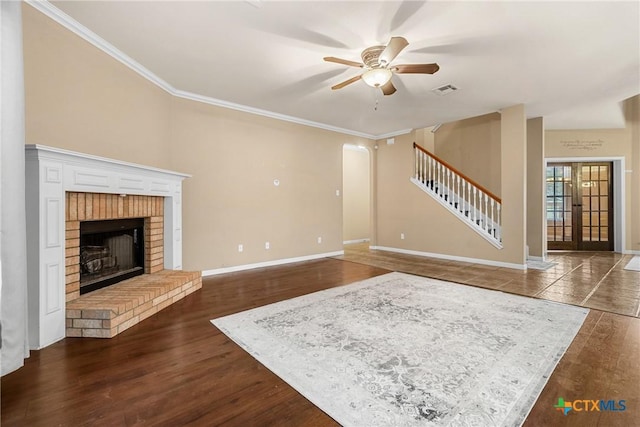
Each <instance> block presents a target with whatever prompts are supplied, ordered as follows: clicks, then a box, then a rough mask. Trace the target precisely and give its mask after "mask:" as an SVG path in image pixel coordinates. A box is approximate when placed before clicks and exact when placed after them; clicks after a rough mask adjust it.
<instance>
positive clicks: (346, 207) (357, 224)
mask: <svg viewBox="0 0 640 427" xmlns="http://www.w3.org/2000/svg"><path fill="white" fill-rule="evenodd" d="M342 169H343V170H342V196H343V197H342V215H343V216H342V218H343V219H342V221H343V230H342V240H343V242H344V243H345V244H350V243H360V242H369V241H370V237H371V173H370V170H371V166H370V153H369V150H368V149H367V148H365V147H359V146H356V145H349V144H345V145H344V148H343V157H342Z"/></svg>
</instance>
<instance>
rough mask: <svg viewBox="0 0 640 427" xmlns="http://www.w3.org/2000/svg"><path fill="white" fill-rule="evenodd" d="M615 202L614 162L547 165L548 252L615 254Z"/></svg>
mask: <svg viewBox="0 0 640 427" xmlns="http://www.w3.org/2000/svg"><path fill="white" fill-rule="evenodd" d="M613 201H614V195H613V164H612V163H611V162H589V163H577V162H571V163H570V162H567V163H549V164H547V170H546V212H547V247H548V249H550V250H554V249H555V250H563V249H564V250H585V251H612V250H613V249H614V237H613V236H614V230H613V224H614V221H613V218H614V216H613Z"/></svg>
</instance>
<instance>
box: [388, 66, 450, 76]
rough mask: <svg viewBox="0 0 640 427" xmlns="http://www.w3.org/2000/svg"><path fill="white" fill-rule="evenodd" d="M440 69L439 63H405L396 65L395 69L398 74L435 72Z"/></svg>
mask: <svg viewBox="0 0 640 427" xmlns="http://www.w3.org/2000/svg"><path fill="white" fill-rule="evenodd" d="M439 69H440V66H439V65H438V64H404V65H394V66H393V71H395V72H396V73H398V74H409V73H413V74H434V73H435V72H436V71H438V70H439Z"/></svg>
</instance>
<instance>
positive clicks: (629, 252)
mask: <svg viewBox="0 0 640 427" xmlns="http://www.w3.org/2000/svg"><path fill="white" fill-rule="evenodd" d="M622 253H623V254H624V255H640V251H628V250H625V251H622Z"/></svg>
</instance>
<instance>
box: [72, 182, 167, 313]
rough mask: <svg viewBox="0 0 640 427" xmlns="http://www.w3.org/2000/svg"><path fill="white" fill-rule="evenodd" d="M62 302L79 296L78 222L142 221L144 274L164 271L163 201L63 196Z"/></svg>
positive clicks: (108, 195)
mask: <svg viewBox="0 0 640 427" xmlns="http://www.w3.org/2000/svg"><path fill="white" fill-rule="evenodd" d="M65 206H66V209H65V300H66V301H67V302H69V301H73V300H75V299H77V298H79V297H80V223H81V222H83V221H98V220H101V221H107V220H114V219H128V218H143V219H144V254H145V256H144V272H145V273H146V274H152V273H157V272H159V271H161V270H163V269H164V198H163V197H158V196H137V195H132V196H127V195H118V194H100V193H77V192H67V193H66V194H65Z"/></svg>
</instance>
